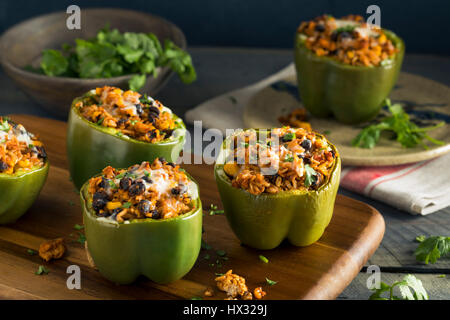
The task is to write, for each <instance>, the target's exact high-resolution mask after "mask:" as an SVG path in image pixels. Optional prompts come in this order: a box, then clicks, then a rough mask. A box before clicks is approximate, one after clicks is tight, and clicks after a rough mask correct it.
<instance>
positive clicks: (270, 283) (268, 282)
mask: <svg viewBox="0 0 450 320" xmlns="http://www.w3.org/2000/svg"><path fill="white" fill-rule="evenodd" d="M266 282H267V284H268V285H269V286H273V285H275V284H277V283H278V282H277V281H273V280H270V279H269V278H267V277H266Z"/></svg>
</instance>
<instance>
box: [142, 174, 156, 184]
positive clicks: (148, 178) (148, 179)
mask: <svg viewBox="0 0 450 320" xmlns="http://www.w3.org/2000/svg"><path fill="white" fill-rule="evenodd" d="M142 179H144V180H145V181H146V182H147V183H153V180H152V179H150V177H149V176H143V177H142Z"/></svg>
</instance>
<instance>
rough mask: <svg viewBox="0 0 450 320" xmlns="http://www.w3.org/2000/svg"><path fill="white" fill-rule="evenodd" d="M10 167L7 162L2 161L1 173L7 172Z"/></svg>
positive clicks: (0, 162)
mask: <svg viewBox="0 0 450 320" xmlns="http://www.w3.org/2000/svg"><path fill="white" fill-rule="evenodd" d="M8 167H9V166H8V164H7V163H6V162H3V161H0V171H5V170H6V169H8Z"/></svg>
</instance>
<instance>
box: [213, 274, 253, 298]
mask: <svg viewBox="0 0 450 320" xmlns="http://www.w3.org/2000/svg"><path fill="white" fill-rule="evenodd" d="M215 281H216V284H217V288H219V290H222V291H225V292H226V293H227V296H228V297H229V298H236V297H243V296H244V294H246V292H248V288H247V285H246V284H245V279H244V278H243V277H241V276H239V275H237V274H233V270H228V271H227V272H226V273H225V274H224V275H222V276H219V277H217V278H216V279H215ZM247 297H248V295H247Z"/></svg>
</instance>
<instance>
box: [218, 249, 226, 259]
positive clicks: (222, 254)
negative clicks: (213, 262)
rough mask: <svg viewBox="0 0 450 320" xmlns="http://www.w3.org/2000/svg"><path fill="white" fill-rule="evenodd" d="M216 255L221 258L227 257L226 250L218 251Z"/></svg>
mask: <svg viewBox="0 0 450 320" xmlns="http://www.w3.org/2000/svg"><path fill="white" fill-rule="evenodd" d="M216 254H217V255H218V256H219V257H224V256H226V255H227V253H226V251H225V250H217V251H216Z"/></svg>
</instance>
